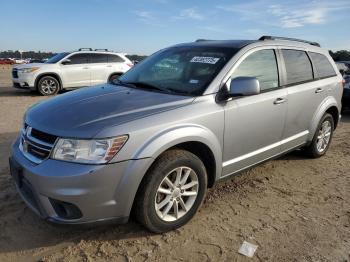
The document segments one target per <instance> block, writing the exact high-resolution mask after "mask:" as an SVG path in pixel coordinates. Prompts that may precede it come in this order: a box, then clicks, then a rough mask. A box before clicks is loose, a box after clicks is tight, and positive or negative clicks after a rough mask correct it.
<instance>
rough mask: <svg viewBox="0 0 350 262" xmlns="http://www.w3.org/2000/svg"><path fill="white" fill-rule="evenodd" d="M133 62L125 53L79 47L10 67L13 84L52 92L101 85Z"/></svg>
mask: <svg viewBox="0 0 350 262" xmlns="http://www.w3.org/2000/svg"><path fill="white" fill-rule="evenodd" d="M132 66H133V63H132V62H131V61H130V60H129V59H128V58H127V57H125V55H124V54H121V53H115V52H110V51H108V50H106V49H95V50H94V51H93V50H92V49H91V48H81V49H79V51H74V52H65V53H59V54H57V55H55V56H53V57H52V58H50V59H48V60H47V61H46V62H45V63H33V64H23V65H19V66H15V67H14V68H13V70H12V81H13V86H14V87H16V88H25V89H30V90H33V91H38V92H39V93H40V94H41V95H44V96H47V95H54V94H57V92H58V91H60V90H62V89H74V88H79V87H85V86H93V85H98V84H104V83H107V82H110V81H113V80H114V79H116V78H118V77H119V76H120V75H122V74H123V73H125V72H126V71H128V70H129V69H130V68H131V67H132Z"/></svg>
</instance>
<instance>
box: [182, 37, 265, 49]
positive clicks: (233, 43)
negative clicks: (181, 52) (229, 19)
mask: <svg viewBox="0 0 350 262" xmlns="http://www.w3.org/2000/svg"><path fill="white" fill-rule="evenodd" d="M255 42H259V41H258V40H204V39H203V40H202V39H200V40H197V41H195V42H190V43H183V44H178V45H175V46H178V47H181V46H183V47H185V46H198V47H227V48H238V49H240V48H242V47H244V46H246V45H249V44H252V43H255Z"/></svg>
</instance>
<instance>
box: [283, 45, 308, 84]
mask: <svg viewBox="0 0 350 262" xmlns="http://www.w3.org/2000/svg"><path fill="white" fill-rule="evenodd" d="M282 54H283V58H284V63H285V65H286V71H287V85H289V84H295V83H300V82H305V81H309V80H312V79H313V74H312V66H311V62H310V59H309V57H308V56H307V54H306V53H305V52H304V51H300V50H289V49H288V50H287V49H284V50H282Z"/></svg>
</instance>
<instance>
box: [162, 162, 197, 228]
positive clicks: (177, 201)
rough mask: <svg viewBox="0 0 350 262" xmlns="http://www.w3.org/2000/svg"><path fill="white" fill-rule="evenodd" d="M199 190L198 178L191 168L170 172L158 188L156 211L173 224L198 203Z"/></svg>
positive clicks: (180, 168) (164, 219) (179, 168)
mask: <svg viewBox="0 0 350 262" xmlns="http://www.w3.org/2000/svg"><path fill="white" fill-rule="evenodd" d="M198 189H199V182H198V176H197V174H196V173H195V172H194V170H193V169H191V168H189V167H185V166H182V167H178V168H175V169H173V170H172V171H170V172H169V173H168V174H167V175H166V176H165V177H164V179H163V180H162V182H161V183H160V185H159V186H158V189H157V193H156V196H155V209H156V213H157V215H158V217H159V218H160V219H161V220H163V221H165V222H173V221H176V220H178V219H180V218H181V217H183V216H184V215H185V214H187V212H188V211H189V210H190V209H191V207H192V206H193V204H194V202H195V201H196V198H197V195H198Z"/></svg>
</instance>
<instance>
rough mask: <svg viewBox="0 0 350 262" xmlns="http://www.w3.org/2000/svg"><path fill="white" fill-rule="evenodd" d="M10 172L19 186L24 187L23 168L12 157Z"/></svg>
mask: <svg viewBox="0 0 350 262" xmlns="http://www.w3.org/2000/svg"><path fill="white" fill-rule="evenodd" d="M10 173H11V176H12V178H13V179H14V180H15V183H16V184H17V186H18V187H19V188H21V187H22V179H23V169H22V168H21V167H20V166H19V165H18V164H16V163H15V162H14V161H13V160H12V159H10Z"/></svg>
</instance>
